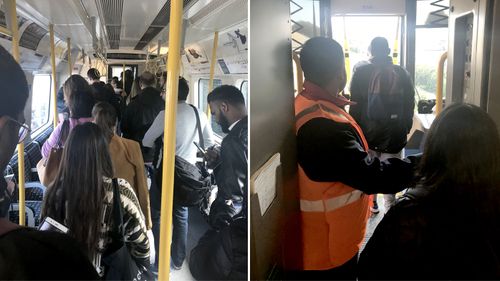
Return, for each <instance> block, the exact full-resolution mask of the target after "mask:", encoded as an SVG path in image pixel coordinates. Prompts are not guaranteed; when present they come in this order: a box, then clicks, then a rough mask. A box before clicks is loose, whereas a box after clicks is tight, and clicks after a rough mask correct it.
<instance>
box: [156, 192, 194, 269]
mask: <svg viewBox="0 0 500 281" xmlns="http://www.w3.org/2000/svg"><path fill="white" fill-rule="evenodd" d="M150 196H151V197H152V196H159V192H158V191H153V188H151V190H150ZM156 198H159V197H156ZM158 201H159V200H158ZM188 214H189V213H188V208H187V207H182V206H179V205H178V204H176V203H175V201H174V208H173V211H172V224H173V227H174V229H173V230H172V244H171V249H170V256H171V264H173V265H175V266H176V267H181V266H182V263H183V262H184V259H186V246H187V232H188V218H189V216H188ZM151 220H152V222H153V236H154V238H155V251H156V260H155V267H156V268H157V267H158V257H159V256H160V251H159V248H160V206H159V204H158V205H157V204H151Z"/></svg>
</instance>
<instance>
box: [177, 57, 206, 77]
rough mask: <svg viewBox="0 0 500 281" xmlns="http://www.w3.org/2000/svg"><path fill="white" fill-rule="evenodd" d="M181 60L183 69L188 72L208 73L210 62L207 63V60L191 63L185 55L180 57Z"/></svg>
mask: <svg viewBox="0 0 500 281" xmlns="http://www.w3.org/2000/svg"><path fill="white" fill-rule="evenodd" d="M181 60H182V65H183V67H184V69H185V70H186V71H188V72H189V73H196V74H208V73H210V63H208V61H207V62H206V63H198V64H193V63H191V62H190V61H189V60H188V56H187V55H183V56H182V57H181Z"/></svg>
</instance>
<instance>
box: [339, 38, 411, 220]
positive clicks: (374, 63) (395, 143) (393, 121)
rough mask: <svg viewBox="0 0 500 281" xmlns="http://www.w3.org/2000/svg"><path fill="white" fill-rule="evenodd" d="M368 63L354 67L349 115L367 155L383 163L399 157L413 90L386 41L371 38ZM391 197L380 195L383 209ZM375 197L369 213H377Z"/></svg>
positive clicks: (405, 73)
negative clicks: (362, 140)
mask: <svg viewBox="0 0 500 281" xmlns="http://www.w3.org/2000/svg"><path fill="white" fill-rule="evenodd" d="M368 51H369V53H370V54H371V58H370V60H369V63H366V62H362V63H361V64H360V65H359V66H358V65H356V66H355V67H354V69H355V71H354V74H353V77H352V80H351V100H352V101H353V102H355V103H353V104H352V105H351V106H350V109H349V113H350V114H351V116H352V117H353V118H354V120H356V122H357V123H358V124H359V126H360V127H361V129H362V130H363V133H364V134H365V137H366V140H367V142H368V147H369V150H368V153H369V154H370V155H372V156H376V157H378V158H379V159H380V160H382V161H383V160H385V159H387V158H390V157H397V158H402V156H403V155H402V154H403V148H404V146H405V145H406V139H407V134H408V133H409V132H410V129H411V126H412V123H413V111H414V106H415V90H414V87H413V83H412V81H411V78H410V75H409V74H408V72H407V71H406V70H405V69H404V68H402V67H401V66H399V65H393V64H392V58H391V57H390V56H389V53H390V49H389V44H388V43H387V39H385V38H383V37H375V38H374V39H373V40H372V41H371V43H370V46H369V48H368ZM394 197H395V196H394V194H384V199H385V210H386V211H387V210H389V208H390V207H391V206H392V205H393V204H394ZM376 198H377V196H376V195H375V196H374V200H373V208H372V212H374V213H378V204H377V201H376Z"/></svg>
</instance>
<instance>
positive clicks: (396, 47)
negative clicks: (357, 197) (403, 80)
mask: <svg viewBox="0 0 500 281" xmlns="http://www.w3.org/2000/svg"><path fill="white" fill-rule="evenodd" d="M399 21H400V18H398V24H397V26H396V39H394V48H393V50H392V64H394V65H398V64H399V39H398V38H399Z"/></svg>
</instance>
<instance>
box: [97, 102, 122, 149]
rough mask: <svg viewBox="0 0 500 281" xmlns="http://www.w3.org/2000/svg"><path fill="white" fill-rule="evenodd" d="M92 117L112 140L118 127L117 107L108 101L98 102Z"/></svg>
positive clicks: (107, 137) (108, 138)
mask: <svg viewBox="0 0 500 281" xmlns="http://www.w3.org/2000/svg"><path fill="white" fill-rule="evenodd" d="M92 118H93V121H94V123H95V124H97V125H98V126H99V128H101V130H102V132H103V133H104V136H105V137H106V139H107V140H108V141H109V140H111V138H112V137H113V135H114V134H115V129H116V122H117V116H116V109H115V108H114V107H113V106H112V105H111V104H109V103H107V102H98V103H97V104H96V105H94V108H93V109H92Z"/></svg>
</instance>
